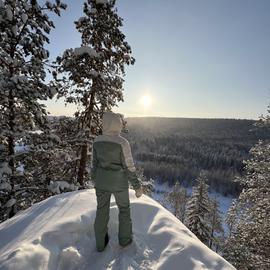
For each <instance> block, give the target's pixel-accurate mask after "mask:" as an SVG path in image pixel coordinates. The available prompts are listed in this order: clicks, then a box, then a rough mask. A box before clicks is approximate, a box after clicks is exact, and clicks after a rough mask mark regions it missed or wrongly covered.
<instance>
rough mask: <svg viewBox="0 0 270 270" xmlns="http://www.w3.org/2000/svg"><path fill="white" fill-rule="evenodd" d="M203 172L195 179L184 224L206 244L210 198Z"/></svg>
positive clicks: (208, 237)
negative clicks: (195, 182)
mask: <svg viewBox="0 0 270 270" xmlns="http://www.w3.org/2000/svg"><path fill="white" fill-rule="evenodd" d="M206 181H207V179H206V176H205V174H204V172H202V173H201V174H200V176H199V177H198V179H197V184H196V186H194V187H193V191H192V195H191V198H190V200H189V201H188V204H187V211H186V219H185V225H186V226H187V227H188V228H189V229H190V230H191V231H192V232H193V233H194V234H195V235H196V236H197V237H198V238H199V239H200V240H201V241H202V242H203V243H205V244H206V245H207V244H208V243H209V239H210V233H211V231H210V226H209V214H210V207H211V206H210V199H209V197H208V185H207V184H206Z"/></svg>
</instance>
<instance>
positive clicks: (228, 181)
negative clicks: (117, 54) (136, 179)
mask: <svg viewBox="0 0 270 270" xmlns="http://www.w3.org/2000/svg"><path fill="white" fill-rule="evenodd" d="M127 122H128V127H129V133H128V134H127V135H125V136H126V137H127V138H128V140H129V141H130V143H131V147H132V151H133V155H134V158H135V160H136V163H137V166H140V167H142V168H143V169H144V174H145V176H146V177H147V178H153V179H154V180H155V181H157V182H158V183H165V182H167V183H168V184H169V185H173V184H174V183H175V182H176V181H179V182H180V184H181V185H183V186H185V187H190V186H192V185H193V184H194V181H195V179H196V178H197V177H198V175H199V173H200V172H201V171H202V170H203V171H205V173H206V177H207V179H208V181H209V182H208V184H209V186H210V190H212V191H216V192H219V193H221V194H223V195H225V196H226V195H233V196H236V195H238V193H239V192H240V191H241V187H239V183H236V182H234V179H235V178H236V177H238V176H241V175H242V172H243V168H244V162H243V161H244V160H247V159H248V158H249V150H250V148H251V147H252V146H253V145H254V144H256V143H257V142H258V141H259V140H265V139H269V138H270V134H269V133H268V132H267V130H266V128H258V127H256V126H255V121H253V120H236V119H191V118H158V117H157V118H155V117H149V118H128V119H127Z"/></svg>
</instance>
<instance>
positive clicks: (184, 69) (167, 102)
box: [48, 0, 270, 119]
mask: <svg viewBox="0 0 270 270" xmlns="http://www.w3.org/2000/svg"><path fill="white" fill-rule="evenodd" d="M65 2H66V3H67V4H68V10H67V11H66V12H64V13H63V15H62V17H61V18H60V19H57V20H56V21H55V25H56V29H55V30H53V31H52V33H51V44H50V46H49V48H50V51H51V56H52V57H53V56H56V55H58V54H60V53H61V52H63V50H64V49H66V48H71V47H77V46H79V45H80V36H79V35H78V33H77V32H76V30H75V27H74V24H73V21H74V20H75V19H77V18H78V17H80V16H81V15H82V3H83V1H82V0H76V1H75V0H66V1H65ZM117 7H118V14H119V15H120V16H121V17H122V18H123V19H124V27H123V29H122V30H123V32H124V33H125V35H126V38H127V41H128V42H129V43H130V45H131V47H132V49H133V55H134V57H135V58H136V63H135V65H134V66H132V67H130V68H128V69H127V76H126V77H125V80H126V82H125V92H124V98H125V102H124V103H120V104H119V108H118V109H117V111H121V112H123V113H124V114H126V115H127V116H144V115H148V116H168V117H211V118H216V117H217V118H254V119H256V118H258V116H259V115H260V114H262V113H265V112H266V109H267V105H268V103H269V101H270V90H269V89H270V52H269V50H270V27H269V26H270V1H269V0H166V1H165V0H117ZM145 94H148V95H149V96H151V97H152V104H151V106H149V107H148V108H145V107H144V106H143V105H142V103H141V98H142V96H143V95H145ZM48 108H49V111H50V112H51V113H52V114H57V115H63V114H69V115H71V114H72V113H73V112H74V109H75V108H74V107H67V108H65V107H64V105H63V103H62V102H57V103H56V104H55V103H54V102H49V104H48Z"/></svg>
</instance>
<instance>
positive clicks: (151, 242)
mask: <svg viewBox="0 0 270 270" xmlns="http://www.w3.org/2000/svg"><path fill="white" fill-rule="evenodd" d="M130 199H131V211H132V221H133V232H134V241H133V243H132V244H131V245H130V246H128V247H126V248H121V247H119V245H118V237H117V231H118V210H117V207H116V205H115V201H114V199H112V201H111V211H110V222H109V235H110V242H109V245H108V246H107V248H106V249H105V251H104V252H102V253H98V252H96V248H95V238H94V230H93V223H94V219H95V213H96V198H95V192H94V190H84V191H76V192H70V193H65V194H61V195H57V196H54V197H51V198H49V199H47V200H45V201H43V202H41V203H39V204H35V205H34V206H32V207H31V208H29V209H27V210H26V211H23V212H21V213H19V214H17V215H16V216H15V217H14V218H12V219H10V220H8V221H6V222H4V223H2V224H0V269H1V270H4V269H10V270H11V269H12V270H18V269H20V270H23V269H25V270H31V269H35V270H41V269H51V270H54V269H55V270H71V269H74V270H75V269H76V270H80V269H93V270H99V269H122V270H130V269H138V270H139V269H140V270H144V269H164V270H168V269H170V270H174V269H177V270H181V269H182V270H191V269H192V270H193V269H204V270H205V269H216V270H217V269H234V268H233V267H232V266H231V265H230V264H229V263H227V262H226V261H225V260H224V259H223V258H221V257H220V256H219V255H217V254H216V253H214V252H213V251H211V250H210V249H208V248H207V247H206V246H205V245H204V244H202V243H201V242H200V241H199V240H198V239H197V238H196V237H195V236H194V234H192V233H191V232H190V231H189V230H188V229H187V228H186V227H185V226H184V225H183V224H182V223H181V222H180V221H179V220H178V219H176V218H175V217H174V216H173V215H172V214H171V213H170V212H168V211H167V210H165V209H164V208H163V207H162V206H161V205H160V204H158V203H157V202H156V201H154V200H152V199H150V198H149V197H147V196H145V195H143V196H142V197H141V198H139V199H137V198H136V197H135V196H134V192H133V191H130Z"/></svg>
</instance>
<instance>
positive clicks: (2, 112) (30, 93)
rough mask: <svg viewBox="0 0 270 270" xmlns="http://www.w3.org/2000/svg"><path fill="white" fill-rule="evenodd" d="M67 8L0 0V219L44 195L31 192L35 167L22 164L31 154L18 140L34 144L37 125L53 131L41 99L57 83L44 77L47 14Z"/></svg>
mask: <svg viewBox="0 0 270 270" xmlns="http://www.w3.org/2000/svg"><path fill="white" fill-rule="evenodd" d="M65 8H66V5H65V4H63V3H62V2H61V1H60V0H56V1H55V3H51V2H50V1H47V2H46V3H45V4H44V5H42V6H41V5H40V4H39V2H38V1H36V0H5V1H3V0H1V1H0V126H1V129H0V145H1V150H2V151H1V163H2V164H1V165H0V167H1V168H2V171H1V172H0V185H1V190H0V193H1V196H0V200H1V217H0V219H1V220H4V219H6V218H8V217H10V216H12V215H14V214H15V212H16V211H17V209H21V208H25V207H26V206H29V204H31V203H33V202H35V200H36V199H37V200H39V199H42V198H43V195H40V194H39V195H38V194H37V193H36V192H33V191H35V190H36V187H35V183H33V180H34V179H33V175H32V173H31V171H26V170H24V171H23V172H22V171H21V170H20V166H21V165H22V164H23V160H24V159H25V157H27V156H28V157H29V155H28V154H27V153H26V151H16V149H15V146H16V144H18V142H21V143H23V142H26V141H27V142H28V144H32V137H33V134H34V133H33V132H32V131H33V130H37V129H38V130H40V131H42V132H43V133H46V134H47V133H48V132H49V131H48V123H47V117H46V115H47V112H46V109H45V105H43V104H41V103H40V101H44V100H47V99H49V98H52V97H53V96H54V94H55V93H56V92H57V90H58V85H57V84H56V83H53V82H49V83H46V82H45V77H46V71H48V70H50V68H51V66H50V64H49V61H48V57H49V52H48V51H47V50H46V49H45V45H46V44H47V43H49V37H48V35H49V33H50V31H51V29H52V28H53V27H54V24H53V21H52V20H51V19H50V17H49V16H48V14H49V13H56V14H57V15H59V16H60V11H61V9H65ZM31 146H32V145H31Z"/></svg>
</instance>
